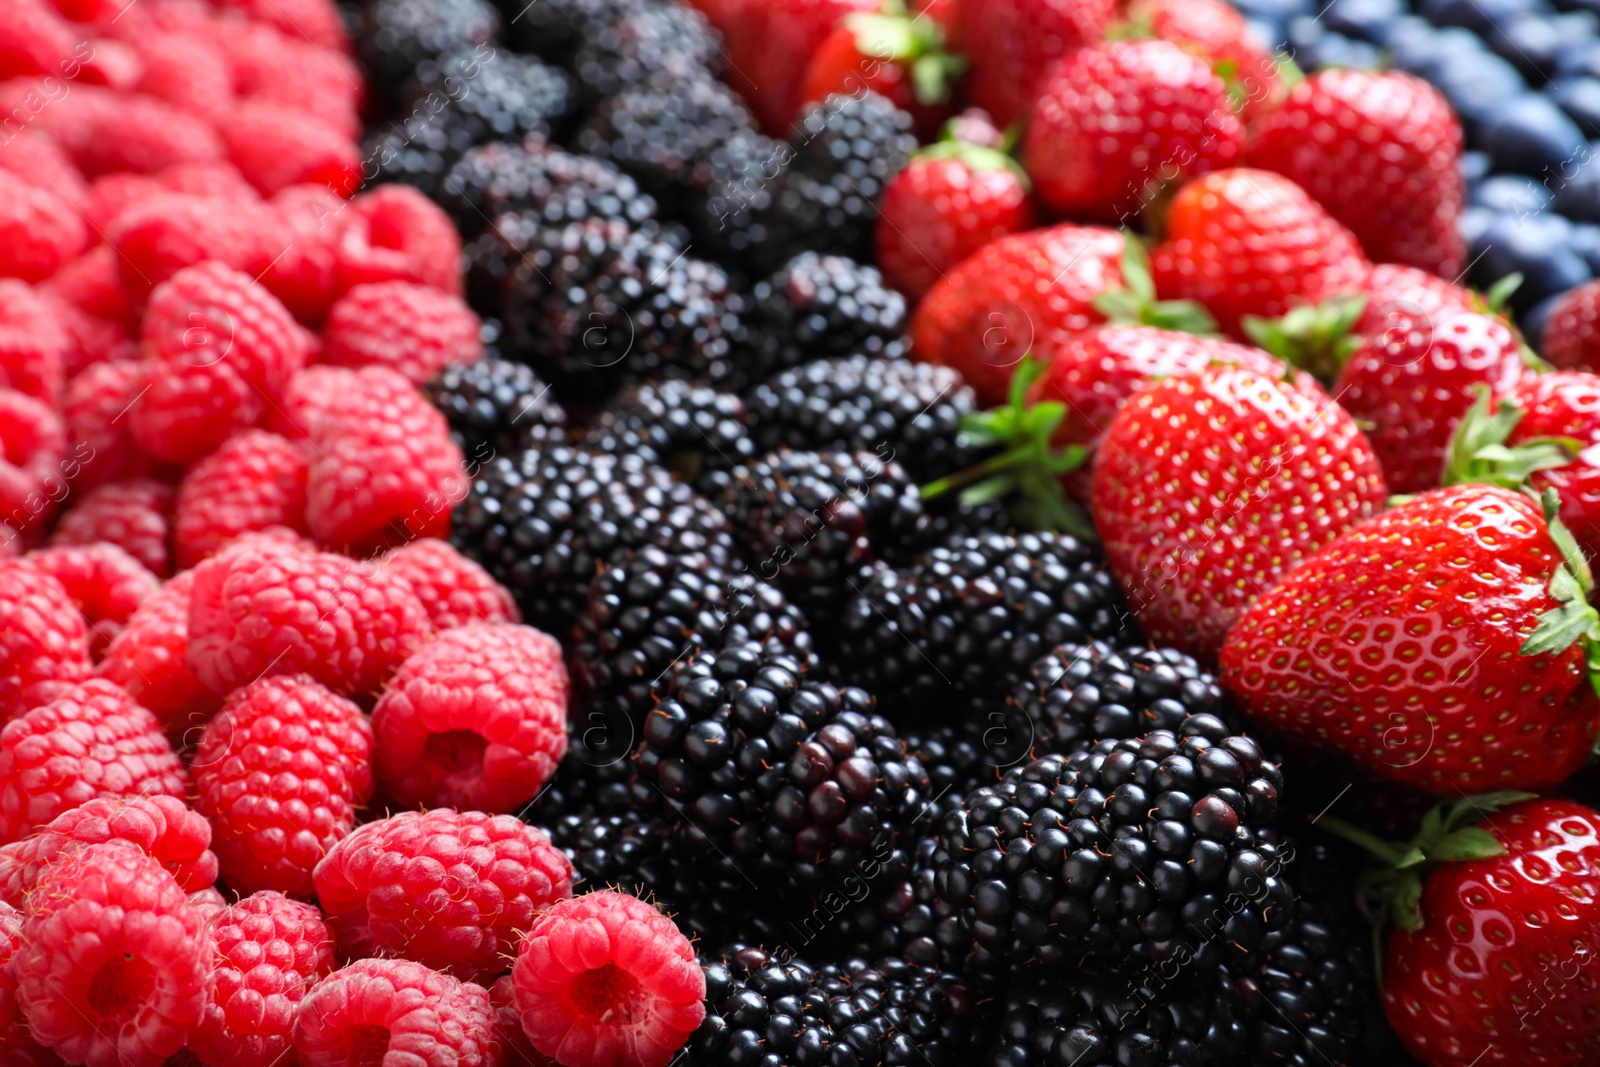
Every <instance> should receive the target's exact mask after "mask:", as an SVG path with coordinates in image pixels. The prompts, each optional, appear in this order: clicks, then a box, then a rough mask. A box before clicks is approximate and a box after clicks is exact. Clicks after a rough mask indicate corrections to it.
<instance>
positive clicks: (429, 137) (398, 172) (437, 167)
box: [361, 121, 470, 198]
mask: <svg viewBox="0 0 1600 1067" xmlns="http://www.w3.org/2000/svg"><path fill="white" fill-rule="evenodd" d="M462 140H463V139H462V138H458V137H457V136H456V135H455V134H454V132H453V131H452V130H451V129H450V127H448V126H445V125H443V124H441V123H437V122H416V123H412V122H409V121H408V122H406V123H405V124H404V125H402V124H401V123H400V122H398V121H397V122H395V123H393V124H391V125H390V126H388V127H387V128H379V129H376V130H374V131H372V132H371V133H369V134H368V136H367V138H366V139H365V140H364V141H363V142H362V143H361V158H362V159H363V160H367V161H370V162H369V163H368V164H367V165H368V167H370V168H371V170H372V173H373V178H374V180H375V181H380V182H400V183H402V184H405V185H411V186H415V187H416V188H417V189H419V190H420V191H421V192H422V193H423V194H424V195H425V196H428V197H430V198H432V197H437V196H439V193H440V190H441V189H442V188H443V180H444V177H445V174H446V173H447V172H448V171H449V169H450V165H451V164H452V163H454V162H455V160H456V157H458V156H459V155H460V154H461V150H462V149H463V148H464V147H466V145H464V144H462ZM469 143H470V142H469Z"/></svg>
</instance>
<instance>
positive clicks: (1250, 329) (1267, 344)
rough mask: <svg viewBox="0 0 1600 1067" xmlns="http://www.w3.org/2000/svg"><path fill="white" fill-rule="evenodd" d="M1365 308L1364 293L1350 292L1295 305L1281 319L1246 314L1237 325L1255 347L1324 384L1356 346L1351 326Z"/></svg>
mask: <svg viewBox="0 0 1600 1067" xmlns="http://www.w3.org/2000/svg"><path fill="white" fill-rule="evenodd" d="M1366 310H1367V297H1366V295H1365V294H1360V293H1351V294H1345V295H1342V296H1334V297H1329V298H1328V299H1327V300H1324V301H1323V302H1322V303H1320V304H1307V305H1305V306H1303V307H1297V308H1295V309H1294V310H1292V311H1290V312H1289V313H1288V314H1287V315H1284V316H1283V317H1282V318H1277V319H1263V318H1258V317H1257V316H1254V315H1246V316H1245V317H1244V319H1243V321H1242V322H1241V325H1242V326H1243V327H1244V332H1245V333H1246V334H1247V335H1248V336H1249V337H1250V340H1252V341H1254V342H1255V343H1256V345H1257V346H1258V347H1260V348H1262V349H1264V350H1266V351H1267V352H1270V353H1271V354H1272V355H1274V356H1277V357H1278V358H1279V359H1281V360H1283V361H1284V362H1285V363H1288V364H1290V365H1291V366H1295V367H1299V368H1300V369H1301V370H1303V371H1306V372H1308V373H1310V374H1311V376H1312V377H1314V378H1316V379H1317V380H1318V381H1319V382H1322V383H1323V384H1324V385H1328V384H1331V383H1332V382H1333V380H1334V379H1335V378H1337V377H1339V372H1340V371H1341V370H1343V369H1344V364H1345V361H1346V360H1347V359H1349V358H1350V353H1352V352H1354V351H1355V350H1356V349H1357V348H1358V347H1359V346H1360V344H1361V338H1360V337H1358V336H1357V335H1356V334H1355V327H1356V323H1358V322H1360V321H1361V316H1362V315H1364V314H1365V313H1366Z"/></svg>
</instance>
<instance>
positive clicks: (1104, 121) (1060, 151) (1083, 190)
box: [1022, 41, 1244, 222]
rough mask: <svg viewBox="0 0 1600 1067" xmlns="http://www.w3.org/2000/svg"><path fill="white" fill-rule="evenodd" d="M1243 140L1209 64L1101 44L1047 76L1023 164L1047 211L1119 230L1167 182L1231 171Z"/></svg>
mask: <svg viewBox="0 0 1600 1067" xmlns="http://www.w3.org/2000/svg"><path fill="white" fill-rule="evenodd" d="M1243 141H1244V130H1243V128H1242V127H1241V126H1240V124H1239V119H1238V116H1236V115H1235V114H1234V113H1233V111H1232V110H1230V109H1229V107H1228V94H1227V88H1226V86H1224V84H1223V82H1222V79H1221V78H1219V77H1217V75H1216V74H1214V73H1213V72H1212V70H1211V66H1210V64H1208V63H1206V62H1205V61H1204V60H1202V59H1199V58H1196V57H1195V56H1192V55H1190V54H1189V53H1188V52H1185V51H1183V50H1182V49H1180V48H1179V47H1178V46H1177V45H1175V44H1172V43H1170V42H1167V41H1109V42H1105V43H1103V44H1099V45H1094V46H1091V47H1087V48H1080V49H1078V50H1077V51H1076V52H1074V53H1072V54H1071V55H1070V56H1068V57H1067V58H1066V59H1065V60H1063V61H1062V62H1061V63H1059V64H1057V65H1056V66H1055V67H1054V68H1052V70H1051V72H1050V73H1049V74H1048V75H1047V76H1046V77H1045V79H1044V82H1043V84H1042V86H1041V90H1040V93H1039V96H1038V98H1037V99H1036V100H1035V101H1034V104H1033V115H1032V119H1031V120H1030V122H1029V123H1028V132H1027V136H1026V137H1025V138H1024V140H1023V145H1022V158H1023V162H1024V163H1025V164H1026V165H1027V168H1028V173H1029V174H1030V175H1032V177H1033V180H1034V182H1035V183H1036V184H1037V185H1038V187H1039V199H1040V200H1041V201H1042V202H1043V203H1044V204H1045V206H1046V207H1048V208H1049V209H1050V210H1052V211H1054V212H1056V213H1057V214H1059V215H1070V216H1073V217H1078V218H1088V219H1093V220H1095V221H1098V222H1119V221H1121V222H1126V221H1128V220H1129V219H1134V220H1135V221H1136V220H1137V216H1138V215H1139V213H1140V212H1141V211H1143V210H1144V207H1145V205H1147V204H1149V203H1151V202H1152V201H1154V200H1155V199H1156V198H1157V197H1158V196H1159V195H1160V193H1161V190H1162V189H1163V188H1164V187H1165V186H1167V185H1168V184H1175V183H1178V182H1182V181H1185V180H1187V179H1189V178H1191V177H1194V176H1195V175H1198V174H1207V173H1210V172H1211V171H1214V170H1218V169H1220V168H1222V167H1229V166H1233V165H1234V164H1235V163H1236V162H1238V160H1239V156H1240V153H1241V151H1242V145H1243Z"/></svg>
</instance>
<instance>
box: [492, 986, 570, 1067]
mask: <svg viewBox="0 0 1600 1067" xmlns="http://www.w3.org/2000/svg"><path fill="white" fill-rule="evenodd" d="M489 1003H490V1005H491V1006H492V1007H493V1008H494V1030H495V1033H496V1034H498V1035H499V1037H500V1054H501V1058H502V1060H503V1061H504V1063H505V1065H506V1067H561V1065H560V1064H559V1063H557V1062H556V1061H555V1060H553V1059H551V1058H550V1057H549V1056H546V1055H545V1054H544V1053H542V1052H540V1051H539V1050H538V1049H536V1048H534V1047H533V1045H532V1044H530V1043H529V1041H528V1033H527V1031H525V1030H524V1029H523V1028H522V1017H521V1016H519V1015H518V1014H517V1002H516V986H515V984H514V983H513V982H512V981H511V976H510V975H509V974H505V975H501V976H500V977H499V978H496V979H495V981H494V985H492V986H490V987H489Z"/></svg>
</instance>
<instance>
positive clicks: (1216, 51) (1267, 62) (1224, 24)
mask: <svg viewBox="0 0 1600 1067" xmlns="http://www.w3.org/2000/svg"><path fill="white" fill-rule="evenodd" d="M1127 18H1128V20H1129V21H1130V22H1131V23H1132V24H1133V25H1134V27H1135V28H1136V29H1138V30H1139V31H1141V32H1145V33H1148V34H1149V35H1151V36H1154V37H1159V38H1161V39H1162V40H1163V41H1171V42H1173V43H1174V44H1176V45H1178V46H1179V47H1180V48H1182V49H1183V50H1184V51H1185V52H1190V53H1193V54H1194V55H1197V56H1200V57H1202V58H1204V59H1206V60H1207V61H1208V62H1210V63H1211V65H1212V67H1213V68H1214V69H1215V70H1216V72H1217V73H1218V74H1220V75H1222V76H1223V78H1224V79H1225V80H1226V81H1227V82H1228V85H1229V92H1230V94H1231V95H1232V96H1233V98H1234V103H1235V105H1236V108H1235V110H1237V111H1238V113H1239V116H1240V118H1242V119H1246V120H1248V119H1250V118H1251V117H1253V116H1254V115H1255V114H1256V113H1257V112H1259V111H1261V110H1262V109H1263V108H1268V107H1271V106H1273V105H1274V104H1276V103H1278V102H1279V101H1281V100H1282V99H1283V98H1284V96H1286V95H1287V94H1288V89H1287V87H1286V86H1285V85H1284V83H1283V78H1282V77H1281V76H1280V68H1281V67H1282V66H1283V64H1282V63H1281V62H1280V61H1279V60H1278V58H1277V57H1276V56H1274V55H1273V54H1272V53H1271V52H1270V51H1268V49H1267V47H1266V46H1265V45H1263V44H1262V43H1261V42H1260V41H1259V40H1257V38H1256V35H1255V34H1254V33H1253V32H1251V30H1250V24H1249V23H1247V22H1246V21H1245V20H1244V16H1243V15H1241V14H1239V12H1238V11H1237V10H1235V9H1234V8H1233V7H1232V5H1230V4H1227V3H1225V2H1224V0H1133V3H1131V4H1129V5H1128V12H1127Z"/></svg>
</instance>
